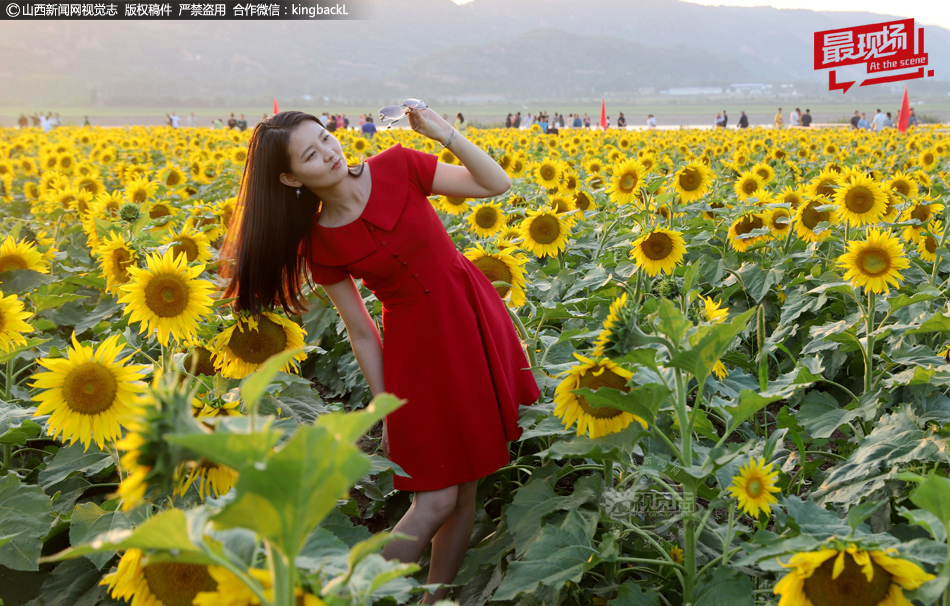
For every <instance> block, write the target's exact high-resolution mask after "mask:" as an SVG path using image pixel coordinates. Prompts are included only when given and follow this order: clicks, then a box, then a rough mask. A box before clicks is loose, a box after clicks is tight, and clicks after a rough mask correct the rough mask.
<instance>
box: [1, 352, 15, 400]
mask: <svg viewBox="0 0 950 606" xmlns="http://www.w3.org/2000/svg"><path fill="white" fill-rule="evenodd" d="M12 393H13V360H7V378H6V380H5V381H4V383H3V399H4V401H6V402H9V401H10V394H12Z"/></svg>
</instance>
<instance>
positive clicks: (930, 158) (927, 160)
mask: <svg viewBox="0 0 950 606" xmlns="http://www.w3.org/2000/svg"><path fill="white" fill-rule="evenodd" d="M923 160H924V165H930V164H933V162H934V155H933V154H932V153H930V152H927V153H925V154H924V156H923Z"/></svg>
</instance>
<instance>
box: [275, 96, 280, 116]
mask: <svg viewBox="0 0 950 606" xmlns="http://www.w3.org/2000/svg"><path fill="white" fill-rule="evenodd" d="M279 111H280V110H279V109H277V97H274V113H275V114H276V113H277V112H279Z"/></svg>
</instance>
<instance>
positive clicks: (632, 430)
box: [536, 421, 650, 461]
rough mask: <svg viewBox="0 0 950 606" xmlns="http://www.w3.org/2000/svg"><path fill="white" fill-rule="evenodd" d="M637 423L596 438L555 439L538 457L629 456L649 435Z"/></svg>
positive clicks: (612, 458)
mask: <svg viewBox="0 0 950 606" xmlns="http://www.w3.org/2000/svg"><path fill="white" fill-rule="evenodd" d="M649 435H650V434H649V432H648V431H645V430H644V429H643V428H642V427H641V426H640V424H639V423H637V422H636V421H634V422H633V423H631V424H630V425H628V426H627V427H626V428H624V429H622V430H621V431H618V432H617V433H612V434H610V435H606V436H603V437H600V438H597V439H596V440H593V439H591V438H588V437H587V436H577V437H576V438H574V439H572V440H555V441H554V443H553V444H551V447H550V448H549V449H547V450H546V451H541V452H539V453H537V455H536V456H538V457H542V458H543V457H545V456H546V455H550V456H551V458H553V459H556V460H561V459H571V458H583V459H593V460H594V461H617V460H622V459H620V457H625V456H629V455H630V454H632V453H633V450H634V448H636V446H637V444H639V443H640V440H642V439H643V438H645V437H647V436H649Z"/></svg>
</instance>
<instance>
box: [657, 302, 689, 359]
mask: <svg viewBox="0 0 950 606" xmlns="http://www.w3.org/2000/svg"><path fill="white" fill-rule="evenodd" d="M657 320H658V321H657V325H656V328H657V330H659V331H660V333H661V334H663V335H665V336H666V337H667V338H669V339H670V341H672V342H673V345H674V346H676V347H679V344H680V341H681V340H682V339H683V335H685V334H686V331H687V329H688V328H689V327H690V326H691V324H690V322H689V321H688V320H687V319H686V317H685V316H684V315H683V312H681V311H680V309H679V307H677V306H676V304H675V303H673V302H672V301H670V300H669V299H663V300H661V301H660V309H659V310H658V311H657Z"/></svg>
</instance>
